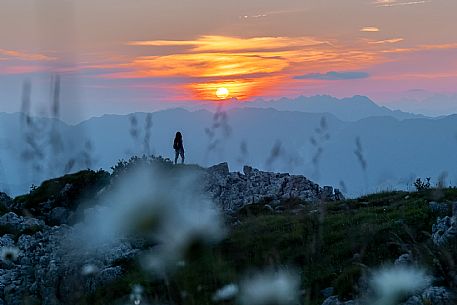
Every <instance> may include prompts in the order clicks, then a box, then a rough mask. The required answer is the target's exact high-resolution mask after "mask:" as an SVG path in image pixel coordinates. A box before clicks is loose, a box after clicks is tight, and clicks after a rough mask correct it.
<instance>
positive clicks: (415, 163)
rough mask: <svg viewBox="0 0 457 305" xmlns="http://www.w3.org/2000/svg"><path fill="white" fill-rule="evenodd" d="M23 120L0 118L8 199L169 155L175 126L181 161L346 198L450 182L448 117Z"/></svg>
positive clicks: (206, 115) (269, 113)
mask: <svg viewBox="0 0 457 305" xmlns="http://www.w3.org/2000/svg"><path fill="white" fill-rule="evenodd" d="M23 122H24V120H21V117H20V116H19V115H6V114H3V115H1V116H0V139H1V143H2V144H1V146H0V152H1V154H0V187H1V189H2V190H7V191H9V192H10V193H13V194H15V195H17V194H20V193H23V192H26V191H27V190H28V189H29V188H30V186H31V185H32V184H38V183H40V182H41V181H43V180H45V179H49V178H51V177H56V176H60V175H63V174H66V173H70V172H75V171H78V170H83V169H87V168H103V169H105V170H107V169H109V167H110V166H111V165H112V164H114V163H115V162H116V161H117V160H119V159H122V158H129V157H130V156H132V155H141V154H143V153H144V154H148V155H149V154H152V153H153V154H155V155H162V156H165V157H167V156H172V155H173V150H172V147H171V141H172V139H173V137H174V133H175V132H176V130H181V131H182V132H183V134H184V146H185V149H186V161H187V162H189V163H196V164H199V165H201V166H208V165H210V164H217V163H221V162H227V163H228V164H229V167H230V169H231V170H232V171H242V167H243V166H244V165H246V164H250V165H252V166H253V167H255V168H258V169H260V170H265V171H278V172H288V173H291V174H296V175H304V176H307V177H309V178H311V179H312V180H314V181H316V182H317V183H319V184H323V185H334V186H337V187H338V188H340V189H342V191H343V193H344V194H345V195H346V196H349V197H354V196H359V195H361V194H364V193H370V192H376V191H380V190H387V189H403V190H407V189H408V188H411V186H412V182H413V181H414V180H415V179H416V178H417V177H422V178H425V177H431V178H432V181H433V183H437V182H438V179H439V177H441V176H446V173H447V182H448V183H450V184H451V185H452V184H454V183H455V181H457V176H456V174H455V170H454V168H453V166H452V164H454V163H455V162H454V160H453V156H454V155H455V152H456V151H457V141H456V138H455V135H456V133H457V129H456V126H457V116H448V117H443V118H439V119H425V118H424V119H407V120H401V121H400V120H397V119H395V118H392V117H370V118H366V119H363V120H359V121H356V122H344V121H341V120H339V119H337V118H336V117H335V116H333V115H331V114H313V113H303V112H298V111H295V112H288V111H277V110H273V109H236V110H231V111H227V112H219V113H218V114H214V113H210V112H208V111H197V112H189V111H186V110H183V109H175V110H167V111H160V112H155V113H152V114H146V113H136V114H131V115H127V116H117V115H106V116H103V117H99V118H92V119H90V120H88V121H85V122H83V123H81V124H78V125H76V126H69V125H66V124H64V123H62V122H60V121H49V120H46V119H41V120H36V121H34V124H33V125H30V126H29V125H24V123H23ZM148 122H149V123H148ZM38 127H39V128H38ZM107 134H110V136H106V135H107ZM356 151H357V154H356ZM412 156H414V158H412ZM362 161H363V162H362Z"/></svg>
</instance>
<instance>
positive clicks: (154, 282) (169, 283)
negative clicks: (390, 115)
mask: <svg viewBox="0 0 457 305" xmlns="http://www.w3.org/2000/svg"><path fill="white" fill-rule="evenodd" d="M227 170H228V168H227V166H226V165H224V164H222V165H219V166H215V167H212V168H208V169H205V168H201V167H198V166H173V165H171V164H169V162H168V161H167V160H163V159H132V160H130V161H129V162H119V163H118V164H117V165H115V166H114V167H113V170H112V172H111V173H108V172H105V171H97V172H94V171H90V170H88V171H83V172H79V173H77V174H72V175H66V176H63V177H61V178H56V179H53V180H49V181H45V182H43V183H42V184H41V185H40V186H38V187H36V188H34V189H33V190H31V191H30V193H29V194H25V195H23V196H19V197H16V198H14V199H12V198H9V197H8V196H7V195H6V194H2V195H1V196H0V200H1V204H2V214H3V216H1V217H0V228H1V234H0V235H2V236H1V237H0V245H1V247H2V253H3V254H2V257H3V262H2V266H1V271H0V277H1V281H0V283H1V285H2V287H3V288H4V289H1V290H0V300H2V301H4V303H5V304H7V305H9V304H22V303H23V302H25V301H26V300H27V301H26V302H27V304H125V303H127V302H129V301H130V302H134V303H136V301H138V303H136V304H142V303H145V304H149V303H153V302H159V303H162V304H199V305H203V304H214V303H224V304H238V303H239V302H241V304H246V303H245V302H246V300H244V299H243V298H245V297H246V296H247V295H249V300H250V303H251V304H255V302H256V298H257V301H258V298H259V297H260V296H259V295H258V294H256V293H254V292H253V293H251V292H252V291H250V289H254V288H252V287H253V286H252V285H251V286H250V284H248V283H249V282H250V281H254V280H255V279H256V278H258V277H256V274H259V272H260V274H264V275H260V276H261V278H258V279H260V280H261V282H262V283H263V284H262V285H269V284H268V283H269V278H271V277H272V276H273V278H274V277H275V276H276V275H275V274H276V273H275V272H278V274H283V276H284V278H283V280H284V281H285V284H284V285H286V286H284V287H283V288H284V289H290V293H291V294H292V295H291V296H293V295H295V293H296V294H297V295H296V297H297V299H293V300H292V299H286V300H284V299H280V300H278V302H280V303H281V304H313V305H314V304H325V305H333V304H343V302H349V301H350V300H353V299H357V300H358V302H361V304H373V303H374V302H375V301H374V300H375V299H376V297H379V296H377V295H376V294H373V291H372V290H371V289H370V287H371V286H370V285H371V283H372V282H371V280H370V278H372V277H373V276H374V275H376V272H377V270H379V268H381V267H382V266H388V265H392V266H395V267H394V268H393V269H392V268H391V269H392V270H394V271H393V272H403V271H405V270H406V271H405V272H409V271H408V270H415V269H418V268H419V269H418V270H425V272H426V275H427V277H430V280H427V281H426V283H427V285H423V286H420V285H419V288H416V290H414V291H410V290H406V291H402V292H401V293H400V295H396V296H395V297H396V298H397V297H398V300H397V299H395V303H389V304H399V303H402V302H404V301H406V300H408V303H407V304H408V305H410V304H417V305H426V304H443V305H448V304H449V305H451V304H454V301H455V300H453V299H452V294H453V291H454V290H455V287H456V285H457V283H456V279H455V274H454V273H453V270H454V269H453V266H454V262H455V260H456V259H457V248H455V245H456V243H455V242H456V237H457V234H456V231H457V230H456V223H457V220H456V217H457V215H456V214H455V213H456V211H457V205H456V202H457V191H456V190H455V189H433V188H425V189H423V190H421V191H418V192H386V193H378V194H373V195H369V196H364V197H360V198H357V199H351V200H344V199H343V198H336V197H335V194H338V192H337V191H335V193H333V190H332V192H331V193H330V192H329V188H321V187H319V186H318V185H316V184H313V183H312V182H310V181H308V180H307V179H306V178H304V177H294V176H289V175H287V174H276V173H267V172H259V171H256V170H254V169H252V168H249V167H247V168H245V170H246V172H245V173H244V174H239V173H229V172H227ZM266 177H268V178H266ZM234 179H235V180H234ZM237 179H238V180H237ZM244 179H245V180H244ZM264 179H265V180H264ZM284 179H286V180H284ZM267 180H268V182H262V181H267ZM205 181H206V182H205ZM233 181H238V182H237V183H235V184H232V182H233ZM293 181H295V182H293ZM292 182H293V184H290V183H292ZM263 183H268V186H266V185H265V184H263ZM276 183H279V184H281V185H287V184H290V185H293V186H291V189H290V191H294V190H295V191H296V193H295V194H296V195H293V194H292V193H290V192H289V191H288V192H286V193H287V194H289V195H290V194H292V195H290V196H284V194H285V192H284V189H283V188H275V187H274V185H276ZM202 186H203V188H202ZM216 189H217V190H219V191H217V192H215V191H214V190H216ZM264 189H267V190H268V191H269V193H265V194H264V195H261V194H263V193H262V192H263V190H264ZM300 189H302V190H303V191H298V190H300ZM305 190H308V191H311V193H307V192H305ZM202 191H203V193H205V192H208V193H206V194H208V195H209V197H208V195H204V196H203V197H202V194H203V193H201V192H202ZM316 191H317V192H316ZM246 192H249V193H246ZM281 192H282V193H281ZM313 192H315V193H313ZM224 194H225V195H224ZM227 194H231V196H228V195H227ZM248 194H251V195H248ZM256 194H257V195H256ZM312 194H314V195H312ZM276 195H278V197H276V198H275V196H276ZM323 195H324V196H323ZM246 197H250V198H246ZM208 198H213V199H212V200H211V201H212V202H214V203H215V206H213V203H211V202H210V201H208ZM223 198H226V199H227V198H231V199H230V200H231V201H232V200H236V199H237V198H241V199H243V200H242V201H240V203H241V204H240V205H230V204H227V203H226V201H225V200H226V199H224V200H222V199H223ZM437 217H439V218H437ZM408 268H410V269H408ZM411 268H412V269H411ZM262 270H263V271H262ZM273 270H276V271H275V272H273ZM395 270H397V271H395ZM398 270H399V271H398ZM272 272H273V273H272ZM284 272H285V273H284ZM419 275H420V273H419ZM294 279H295V280H297V282H296V283H297V285H298V286H297V287H295V286H294V285H295V284H293V283H295V282H294V281H295V280H294ZM281 281H282V280H281ZM415 281H419V282H420V276H419V278H417V279H415ZM251 284H252V283H251ZM400 284H401V283H400ZM272 285H273V284H272ZM289 285H291V286H289ZM224 287H225V288H224ZM249 287H251V288H249ZM274 287H275V285H273V286H272V289H273V292H274V291H275V290H274ZM221 288H224V289H225V291H222V292H221V291H219V292H218V290H219V289H221ZM256 289H260V288H256ZM254 291H257V290H254ZM287 291H289V290H287ZM264 293H266V295H267V297H268V295H270V294H269V293H268V290H265V291H264ZM291 296H289V297H291ZM270 297H271V296H270ZM253 298H254V299H253ZM373 298H374V299H373ZM243 300H244V301H243ZM364 302H365V303H364ZM367 302H368V303H367ZM412 302H415V303H412ZM259 304H260V303H259ZM275 304H276V303H275ZM346 304H350V303H346ZM386 304H387V303H386Z"/></svg>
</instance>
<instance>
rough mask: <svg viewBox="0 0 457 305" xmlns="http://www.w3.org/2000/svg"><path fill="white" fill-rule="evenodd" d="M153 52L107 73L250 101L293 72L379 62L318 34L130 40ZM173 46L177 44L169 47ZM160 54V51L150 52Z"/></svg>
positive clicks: (370, 54) (202, 94)
mask: <svg viewBox="0 0 457 305" xmlns="http://www.w3.org/2000/svg"><path fill="white" fill-rule="evenodd" d="M127 45H129V46H132V47H141V48H142V49H143V51H145V52H149V54H151V55H147V56H137V57H135V58H133V59H132V60H131V61H130V62H127V63H124V64H122V65H118V66H117V67H116V68H118V69H119V68H123V69H127V71H121V72H117V73H116V72H115V73H107V74H106V77H108V78H157V77H165V78H166V77H187V78H188V79H189V83H188V84H187V85H184V86H185V87H186V88H188V89H189V92H192V94H193V96H192V97H193V98H197V99H205V100H207V99H212V98H214V92H215V90H217V88H218V87H226V88H227V89H229V91H230V93H231V95H232V96H234V97H236V98H238V99H246V98H249V97H252V96H257V95H258V94H262V95H264V94H268V92H269V91H268V90H277V89H276V88H278V87H280V85H281V84H283V83H284V82H290V79H291V77H293V75H297V73H303V71H310V72H311V71H316V70H320V69H321V68H322V66H325V67H326V69H332V70H333V69H334V70H343V71H345V70H352V69H355V68H360V67H363V66H365V65H370V64H372V63H373V62H376V60H377V59H378V56H377V55H376V54H375V52H373V51H370V50H363V49H357V48H355V47H354V46H345V45H339V44H338V43H337V42H335V41H333V42H329V41H326V40H319V39H317V38H314V37H250V38H241V37H230V36H214V35H213V36H211V35H205V36H201V37H198V38H197V39H195V40H145V41H129V42H128V43H127ZM169 47H178V48H179V50H177V49H176V48H169ZM152 54H157V55H152Z"/></svg>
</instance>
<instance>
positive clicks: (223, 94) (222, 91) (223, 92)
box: [216, 87, 229, 100]
mask: <svg viewBox="0 0 457 305" xmlns="http://www.w3.org/2000/svg"><path fill="white" fill-rule="evenodd" d="M216 96H217V97H218V98H219V99H221V100H225V99H226V98H227V97H228V96H229V90H228V89H227V88H225V87H220V88H217V90H216Z"/></svg>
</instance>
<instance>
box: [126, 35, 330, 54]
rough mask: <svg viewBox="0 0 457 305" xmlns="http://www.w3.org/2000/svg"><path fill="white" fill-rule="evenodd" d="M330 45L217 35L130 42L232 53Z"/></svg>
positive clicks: (308, 40)
mask: <svg viewBox="0 0 457 305" xmlns="http://www.w3.org/2000/svg"><path fill="white" fill-rule="evenodd" d="M322 44H328V42H327V41H323V40H318V39H316V38H312V37H253V38H239V37H228V36H217V35H205V36H201V37H199V38H198V39H196V40H145V41H141V40H140V41H129V42H128V43H127V45H130V46H153V47H171V46H189V47H190V48H191V51H194V52H222V51H223V52H230V51H246V52H247V51H252V50H256V51H260V50H276V49H284V48H287V49H290V48H291V47H309V46H317V45H322Z"/></svg>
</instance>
